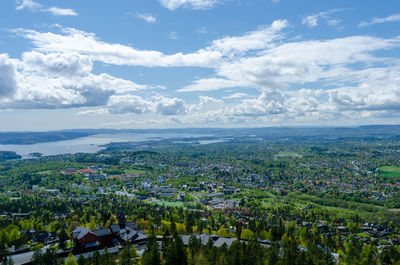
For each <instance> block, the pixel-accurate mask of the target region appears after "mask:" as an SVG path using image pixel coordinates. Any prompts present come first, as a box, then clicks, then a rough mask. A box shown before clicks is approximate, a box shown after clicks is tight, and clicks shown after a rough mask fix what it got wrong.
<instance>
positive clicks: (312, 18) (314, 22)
mask: <svg viewBox="0 0 400 265" xmlns="http://www.w3.org/2000/svg"><path fill="white" fill-rule="evenodd" d="M343 10H345V9H343V8H338V9H331V10H328V11H325V12H319V13H316V14H312V15H308V16H305V17H303V18H302V19H301V23H302V24H303V25H308V27H310V28H313V27H316V26H318V23H319V20H320V19H323V20H325V22H326V23H327V24H328V25H330V26H334V27H338V26H339V24H340V22H341V20H338V19H332V18H330V14H332V13H336V12H340V11H343Z"/></svg>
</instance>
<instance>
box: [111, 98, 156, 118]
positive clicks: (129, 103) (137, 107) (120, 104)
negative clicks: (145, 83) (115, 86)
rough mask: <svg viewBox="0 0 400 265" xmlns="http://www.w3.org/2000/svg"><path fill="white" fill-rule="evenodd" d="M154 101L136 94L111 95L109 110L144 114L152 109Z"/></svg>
mask: <svg viewBox="0 0 400 265" xmlns="http://www.w3.org/2000/svg"><path fill="white" fill-rule="evenodd" d="M152 108H153V106H152V103H151V102H150V101H148V100H145V99H143V98H142V97H139V96H135V95H122V96H111V97H110V100H109V102H108V104H107V110H108V112H109V113H111V114H127V113H136V114H142V113H146V112H150V111H152Z"/></svg>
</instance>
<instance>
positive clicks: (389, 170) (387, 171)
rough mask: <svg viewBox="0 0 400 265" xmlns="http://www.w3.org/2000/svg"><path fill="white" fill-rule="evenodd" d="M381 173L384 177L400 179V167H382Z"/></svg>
mask: <svg viewBox="0 0 400 265" xmlns="http://www.w3.org/2000/svg"><path fill="white" fill-rule="evenodd" d="M379 173H380V174H381V175H383V176H389V177H400V167H392V166H389V167H381V168H380V169H379Z"/></svg>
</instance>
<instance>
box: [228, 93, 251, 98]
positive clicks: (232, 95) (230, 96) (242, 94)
mask: <svg viewBox="0 0 400 265" xmlns="http://www.w3.org/2000/svg"><path fill="white" fill-rule="evenodd" d="M248 96H249V95H248V94H246V93H240V92H238V93H234V94H231V95H229V96H225V97H223V98H224V99H235V98H245V97H248Z"/></svg>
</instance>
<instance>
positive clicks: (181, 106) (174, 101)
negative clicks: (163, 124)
mask: <svg viewBox="0 0 400 265" xmlns="http://www.w3.org/2000/svg"><path fill="white" fill-rule="evenodd" d="M155 99H156V111H157V113H159V114H162V115H178V114H184V113H185V111H186V106H185V102H184V101H183V100H182V99H179V98H167V97H164V96H161V95H159V96H157V97H155Z"/></svg>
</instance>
